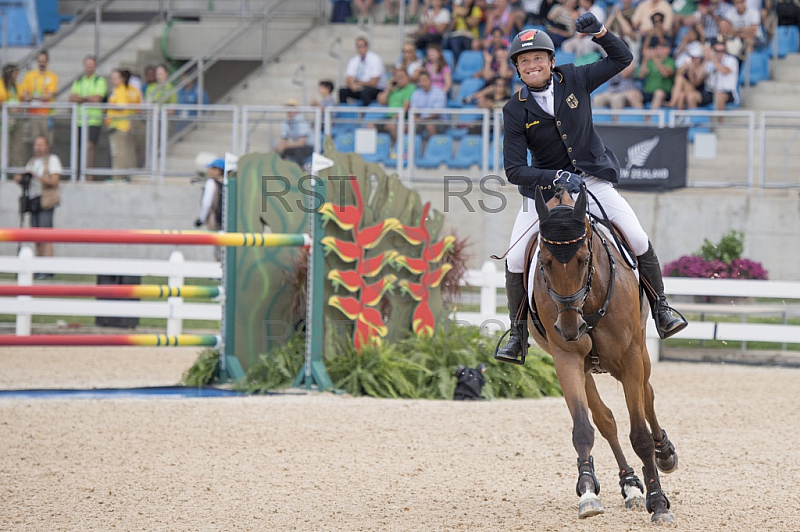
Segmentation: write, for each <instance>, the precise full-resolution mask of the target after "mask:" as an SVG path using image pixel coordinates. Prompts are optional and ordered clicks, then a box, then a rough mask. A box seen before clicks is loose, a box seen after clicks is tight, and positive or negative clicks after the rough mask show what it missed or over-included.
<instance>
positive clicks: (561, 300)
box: [538, 226, 594, 316]
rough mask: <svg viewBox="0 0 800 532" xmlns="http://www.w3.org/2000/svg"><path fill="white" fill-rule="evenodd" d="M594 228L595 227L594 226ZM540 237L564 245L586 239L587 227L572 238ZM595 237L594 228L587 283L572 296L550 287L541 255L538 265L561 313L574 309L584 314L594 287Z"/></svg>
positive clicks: (590, 245) (591, 237)
mask: <svg viewBox="0 0 800 532" xmlns="http://www.w3.org/2000/svg"><path fill="white" fill-rule="evenodd" d="M590 227H591V226H590ZM592 229H594V228H593V227H592ZM539 238H541V239H542V242H545V243H547V244H554V245H562V246H563V245H568V244H575V243H577V242H581V241H583V240H586V229H585V228H584V231H583V234H582V235H581V236H579V237H578V238H574V239H572V240H548V239H546V238H545V237H543V236H542V235H541V234H540V235H539ZM593 238H594V230H592V234H591V236H590V237H589V270H588V274H587V279H586V284H585V285H583V287H582V288H581V289H580V290H578V291H577V292H575V293H574V294H572V295H571V296H562V295H561V294H559V293H558V292H556V291H554V290H553V289H552V288H550V285H548V284H547V276H546V275H545V274H544V266H542V261H541V257H540V260H539V265H538V266H539V272H541V274H542V279H543V280H544V285H545V286H546V287H547V291H548V292H549V293H550V297H551V298H553V301H555V302H556V309H557V310H558V313H559V314H561V313H562V312H564V311H565V310H574V311H575V312H577V313H578V314H580V315H581V316H583V305H584V303H586V299H587V298H588V297H589V290H591V288H592V279H593V278H594V264H593V258H594V251H593V247H594V246H592V239H593ZM577 301H580V303H578V304H576V302H577ZM559 305H564V306H559Z"/></svg>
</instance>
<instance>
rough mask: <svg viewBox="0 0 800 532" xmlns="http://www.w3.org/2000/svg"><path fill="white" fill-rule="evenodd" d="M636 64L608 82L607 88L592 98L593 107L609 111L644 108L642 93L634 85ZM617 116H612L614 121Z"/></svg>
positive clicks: (636, 84) (636, 85)
mask: <svg viewBox="0 0 800 532" xmlns="http://www.w3.org/2000/svg"><path fill="white" fill-rule="evenodd" d="M635 73H636V64H635V63H633V62H631V64H629V65H628V66H627V67H625V69H624V70H623V71H622V72H620V73H619V74H617V75H615V76H614V77H613V78H611V79H610V80H608V88H607V89H606V90H605V91H603V92H600V93H597V94H595V95H594V96H592V105H593V106H594V107H610V108H611V109H622V108H624V107H633V108H635V109H643V108H644V100H643V97H642V91H641V90H639V85H638V83H636V79H635V78H634V74H635ZM616 118H617V116H616V115H614V119H615V120H616Z"/></svg>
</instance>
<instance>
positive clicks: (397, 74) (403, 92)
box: [378, 68, 417, 143]
mask: <svg viewBox="0 0 800 532" xmlns="http://www.w3.org/2000/svg"><path fill="white" fill-rule="evenodd" d="M416 88H417V87H416V85H414V84H413V83H411V78H409V77H408V72H406V71H405V70H404V69H402V68H395V69H394V76H393V77H392V79H391V81H390V82H389V87H387V88H386V89H385V90H383V91H381V93H380V94H378V103H379V104H381V105H386V106H388V107H402V108H403V115H407V114H408V108H409V107H410V106H411V95H412V94H413V93H414V91H415V90H416ZM386 118H390V119H392V123H391V124H387V125H386V132H387V133H389V136H390V137H391V138H392V143H394V142H395V141H396V140H397V125H398V124H397V122H398V118H397V114H396V113H389V114H387V115H386Z"/></svg>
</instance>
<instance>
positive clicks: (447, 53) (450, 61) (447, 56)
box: [442, 49, 456, 73]
mask: <svg viewBox="0 0 800 532" xmlns="http://www.w3.org/2000/svg"><path fill="white" fill-rule="evenodd" d="M442 57H444V60H445V62H446V63H447V66H449V67H450V72H451V73H452V72H453V69H454V68H455V67H456V65H455V58H456V56H455V55H454V54H453V50H450V49H444V50H442Z"/></svg>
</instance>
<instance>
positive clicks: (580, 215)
mask: <svg viewBox="0 0 800 532" xmlns="http://www.w3.org/2000/svg"><path fill="white" fill-rule="evenodd" d="M573 208H574V209H575V211H574V213H573V216H574V217H575V219H576V220H578V221H579V222H582V221H583V220H584V218H585V217H586V186H585V185H581V191H580V192H579V193H578V199H577V200H575V207H573Z"/></svg>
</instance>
